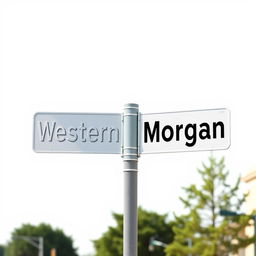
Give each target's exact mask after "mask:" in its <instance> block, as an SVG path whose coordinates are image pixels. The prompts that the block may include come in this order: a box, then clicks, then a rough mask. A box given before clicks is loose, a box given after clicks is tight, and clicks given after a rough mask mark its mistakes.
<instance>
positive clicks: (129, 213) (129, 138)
mask: <svg viewBox="0 0 256 256" xmlns="http://www.w3.org/2000/svg"><path fill="white" fill-rule="evenodd" d="M138 112H139V105H138V104H133V103H130V104H126V105H125V106H124V114H123V138H122V139H123V143H122V157H123V162H124V229H123V256H137V254H138V252H137V243H138V241H137V240H138V238H137V236H138V231H137V229H138V220H137V219H138V216H137V215H138V214H137V173H138V156H139V150H138Z"/></svg>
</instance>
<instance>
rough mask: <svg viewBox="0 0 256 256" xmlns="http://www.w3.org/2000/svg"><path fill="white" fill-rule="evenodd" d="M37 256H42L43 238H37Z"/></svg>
mask: <svg viewBox="0 0 256 256" xmlns="http://www.w3.org/2000/svg"><path fill="white" fill-rule="evenodd" d="M38 256H44V238H43V237H39V246H38Z"/></svg>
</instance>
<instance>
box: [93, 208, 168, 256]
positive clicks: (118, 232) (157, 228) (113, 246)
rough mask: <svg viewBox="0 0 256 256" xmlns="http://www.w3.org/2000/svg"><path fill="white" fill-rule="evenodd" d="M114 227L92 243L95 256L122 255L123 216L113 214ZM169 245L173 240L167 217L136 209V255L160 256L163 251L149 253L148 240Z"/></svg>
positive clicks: (161, 249)
mask: <svg viewBox="0 0 256 256" xmlns="http://www.w3.org/2000/svg"><path fill="white" fill-rule="evenodd" d="M113 218H114V219H115V222H116V226H114V227H109V228H108V230H107V231H106V232H105V233H104V234H103V235H102V237H100V238H99V239H98V240H95V241H93V243H94V247H95V250H96V256H113V255H114V256H122V255H123V215H121V214H116V213H114V214H113ZM152 237H154V238H155V239H157V240H159V241H161V242H164V243H170V242H171V241H172V240H173V232H172V223H171V222H168V221H167V215H159V214H157V213H155V212H149V211H146V210H143V209H142V208H141V207H139V209H138V255H143V256H162V255H163V253H164V249H163V248H161V247H155V248H154V251H149V242H150V239H151V238H152Z"/></svg>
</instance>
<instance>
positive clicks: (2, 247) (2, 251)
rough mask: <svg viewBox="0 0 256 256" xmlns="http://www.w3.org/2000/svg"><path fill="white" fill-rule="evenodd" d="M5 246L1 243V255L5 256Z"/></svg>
mask: <svg viewBox="0 0 256 256" xmlns="http://www.w3.org/2000/svg"><path fill="white" fill-rule="evenodd" d="M4 251H5V248H4V246H3V245H0V256H4Z"/></svg>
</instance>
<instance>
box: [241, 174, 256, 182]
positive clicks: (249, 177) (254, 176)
mask: <svg viewBox="0 0 256 256" xmlns="http://www.w3.org/2000/svg"><path fill="white" fill-rule="evenodd" d="M255 179H256V171H252V172H250V173H248V174H247V175H245V176H244V177H242V181H244V182H246V183H249V182H251V181H252V180H255Z"/></svg>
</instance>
